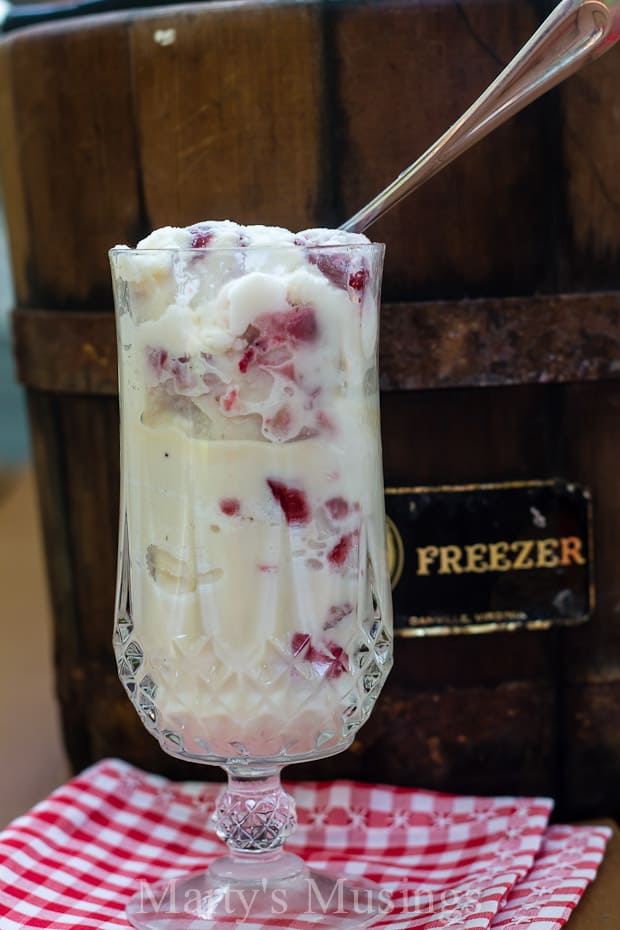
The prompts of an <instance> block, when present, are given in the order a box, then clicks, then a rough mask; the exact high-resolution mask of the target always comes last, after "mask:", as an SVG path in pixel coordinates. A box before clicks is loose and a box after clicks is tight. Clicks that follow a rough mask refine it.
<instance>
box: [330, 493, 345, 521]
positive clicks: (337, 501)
mask: <svg viewBox="0 0 620 930" xmlns="http://www.w3.org/2000/svg"><path fill="white" fill-rule="evenodd" d="M325 506H326V507H327V510H328V512H329V515H330V517H331V518H332V520H344V518H345V517H346V516H347V514H348V512H349V505H348V504H347V502H346V501H345V499H344V497H330V499H329V500H328V501H325Z"/></svg>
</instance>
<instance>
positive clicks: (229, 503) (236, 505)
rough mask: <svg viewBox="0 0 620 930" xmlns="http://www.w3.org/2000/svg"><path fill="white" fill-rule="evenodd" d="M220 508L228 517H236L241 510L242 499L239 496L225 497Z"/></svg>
mask: <svg viewBox="0 0 620 930" xmlns="http://www.w3.org/2000/svg"><path fill="white" fill-rule="evenodd" d="M220 510H221V511H222V513H225V514H226V516H227V517H236V516H237V515H238V514H239V513H240V512H241V501H240V500H239V498H238V497H223V498H222V499H221V501H220Z"/></svg>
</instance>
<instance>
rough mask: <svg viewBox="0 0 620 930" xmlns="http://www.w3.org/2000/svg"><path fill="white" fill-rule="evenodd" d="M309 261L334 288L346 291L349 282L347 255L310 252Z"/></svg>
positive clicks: (349, 263)
mask: <svg viewBox="0 0 620 930" xmlns="http://www.w3.org/2000/svg"><path fill="white" fill-rule="evenodd" d="M309 258H310V261H311V263H312V264H313V265H316V267H317V268H318V269H319V271H320V272H321V273H322V274H323V275H324V276H325V277H326V278H327V279H328V280H329V281H331V282H332V284H334V285H335V286H336V287H341V288H343V290H344V289H346V286H347V283H348V281H349V273H350V268H351V262H350V260H349V257H348V255H346V254H345V253H343V252H331V251H328V250H325V251H324V252H322V251H320V250H317V251H316V252H310V254H309Z"/></svg>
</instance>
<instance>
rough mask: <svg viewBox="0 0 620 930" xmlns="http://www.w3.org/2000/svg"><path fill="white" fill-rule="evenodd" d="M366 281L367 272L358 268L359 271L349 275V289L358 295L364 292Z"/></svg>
mask: <svg viewBox="0 0 620 930" xmlns="http://www.w3.org/2000/svg"><path fill="white" fill-rule="evenodd" d="M367 281H368V272H367V271H366V269H365V268H360V270H359V271H354V272H353V274H352V275H349V287H350V288H351V289H352V290H354V291H358V292H359V293H361V292H362V291H363V290H364V288H365V287H366V282H367Z"/></svg>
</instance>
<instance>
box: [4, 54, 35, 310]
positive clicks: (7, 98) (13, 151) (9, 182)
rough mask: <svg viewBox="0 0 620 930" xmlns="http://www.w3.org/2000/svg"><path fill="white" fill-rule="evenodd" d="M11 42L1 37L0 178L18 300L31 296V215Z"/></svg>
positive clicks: (21, 300)
mask: <svg viewBox="0 0 620 930" xmlns="http://www.w3.org/2000/svg"><path fill="white" fill-rule="evenodd" d="M12 48H13V46H12V45H11V43H10V42H2V41H0V180H1V182H2V194H3V205H4V213H5V219H6V225H7V236H8V240H9V244H10V249H11V254H12V256H13V286H14V288H15V293H16V296H17V300H18V301H19V302H20V303H23V302H24V301H25V300H26V299H27V295H28V285H27V268H26V264H27V257H28V238H29V234H28V216H27V212H26V194H25V191H24V187H23V177H22V173H21V163H20V151H19V144H18V142H17V138H18V136H17V128H16V120H17V116H16V113H15V97H14V92H13V74H12V67H11V65H12V61H11V52H12Z"/></svg>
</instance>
